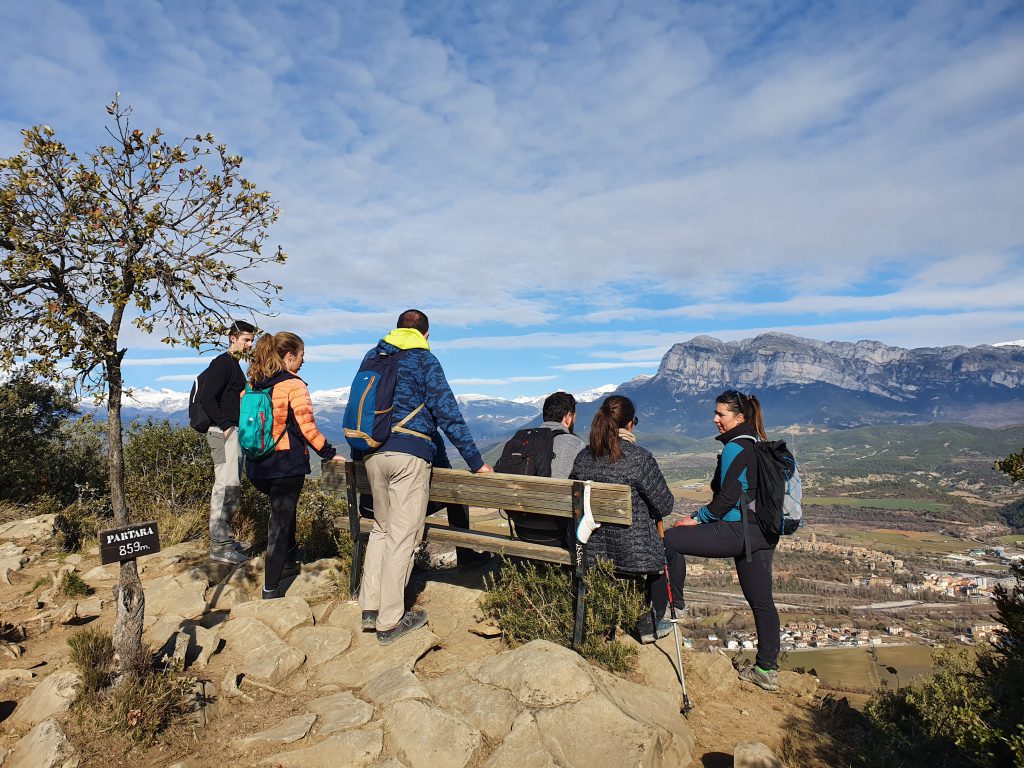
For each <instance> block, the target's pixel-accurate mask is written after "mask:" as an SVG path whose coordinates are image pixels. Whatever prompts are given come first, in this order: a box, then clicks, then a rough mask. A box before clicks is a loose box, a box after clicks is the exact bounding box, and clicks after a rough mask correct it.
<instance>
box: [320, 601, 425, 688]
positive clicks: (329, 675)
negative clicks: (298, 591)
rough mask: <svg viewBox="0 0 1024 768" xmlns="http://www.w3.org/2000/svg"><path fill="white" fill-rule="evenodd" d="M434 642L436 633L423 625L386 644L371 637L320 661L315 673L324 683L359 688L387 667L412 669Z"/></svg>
mask: <svg viewBox="0 0 1024 768" xmlns="http://www.w3.org/2000/svg"><path fill="white" fill-rule="evenodd" d="M335 613H337V611H335ZM333 615H334V614H332V617H333ZM368 634H369V633H368ZM437 643H438V638H437V635H435V634H434V633H433V632H431V631H429V630H427V629H418V630H416V631H415V632H410V633H409V634H407V635H406V636H405V637H403V638H401V639H400V640H396V641H395V642H394V643H392V644H391V645H388V646H382V645H380V644H379V643H378V642H377V641H376V640H374V641H373V642H372V643H367V644H366V645H362V646H360V647H357V648H353V649H352V650H350V651H348V652H347V653H345V655H343V656H339V657H338V658H336V659H333V660H331V661H328V662H326V663H324V664H321V665H320V666H319V667H317V670H316V672H317V676H318V677H319V678H320V680H321V681H322V682H324V683H333V684H335V685H338V686H341V687H342V688H362V687H363V686H364V685H366V684H367V683H368V682H370V681H371V680H373V679H374V678H375V677H377V676H378V675H380V674H381V673H382V672H386V671H387V670H389V669H392V668H395V667H397V668H400V669H407V670H409V671H412V669H413V668H414V667H415V665H416V661H417V660H418V659H419V658H420V657H421V656H423V654H425V653H426V652H427V651H429V650H430V649H431V648H433V647H434V646H435V645H437Z"/></svg>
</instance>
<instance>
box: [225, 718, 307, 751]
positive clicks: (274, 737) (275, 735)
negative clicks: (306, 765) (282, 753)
mask: <svg viewBox="0 0 1024 768" xmlns="http://www.w3.org/2000/svg"><path fill="white" fill-rule="evenodd" d="M314 721H316V715H314V714H313V713H312V712H307V713H306V714H304V715H296V716H295V717H288V718H285V719H284V720H282V721H281V722H279V723H278V724H277V725H275V726H273V727H271V728H267V729H266V730H263V731H260V732H259V733H253V734H251V735H249V736H243V737H241V738H239V739H235V741H234V744H235V746H236V747H238V748H239V749H253V748H258V747H268V746H273V745H275V744H291V743H292V742H293V741H298V740H299V739H304V738H306V734H307V733H309V729H310V728H312V727H313V723H314Z"/></svg>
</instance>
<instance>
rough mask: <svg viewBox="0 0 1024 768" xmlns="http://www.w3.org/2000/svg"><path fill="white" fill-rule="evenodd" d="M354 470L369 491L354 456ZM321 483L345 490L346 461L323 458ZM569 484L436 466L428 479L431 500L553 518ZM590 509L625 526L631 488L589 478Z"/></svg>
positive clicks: (560, 511) (565, 510)
mask: <svg viewBox="0 0 1024 768" xmlns="http://www.w3.org/2000/svg"><path fill="white" fill-rule="evenodd" d="M354 469H355V491H356V493H370V482H369V480H368V479H367V477H366V467H364V466H363V463H362V462H361V461H357V462H355V467H354ZM323 483H324V487H325V488H326V489H328V490H330V491H333V492H335V493H337V494H340V495H345V494H347V492H348V491H349V487H348V486H349V481H348V474H347V472H346V469H345V464H342V463H341V462H325V463H324V465H323ZM572 489H573V481H572V480H558V479H555V478H551V477H527V476H524V475H506V474H502V473H500V472H487V473H484V474H473V473H471V472H466V471H464V470H457V469H438V468H435V469H434V470H433V472H432V473H431V478H430V500H431V501H437V502H441V503H453V504H467V505H469V506H474V507H485V508H488V509H504V510H511V511H514V512H527V513H533V514H541V515H552V516H555V517H572ZM590 509H591V511H592V512H593V513H594V519H595V520H597V521H598V522H599V523H617V524H619V525H629V524H630V523H631V522H632V521H633V503H632V493H631V490H630V487H629V486H628V485H615V484H612V483H592V484H591V489H590Z"/></svg>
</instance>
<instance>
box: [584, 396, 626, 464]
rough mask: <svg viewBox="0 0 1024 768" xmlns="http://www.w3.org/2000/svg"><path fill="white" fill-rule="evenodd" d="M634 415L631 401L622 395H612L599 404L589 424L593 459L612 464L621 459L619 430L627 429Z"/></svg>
mask: <svg viewBox="0 0 1024 768" xmlns="http://www.w3.org/2000/svg"><path fill="white" fill-rule="evenodd" d="M635 415H636V408H635V407H634V406H633V401H632V400H630V399H629V398H628V397H623V396H622V395H612V396H611V397H608V398H606V399H605V401H604V402H603V403H601V407H600V408H598V409H597V413H595V414H594V420H593V422H591V424H590V453H591V454H592V455H593V456H594V458H595V459H600V458H602V457H604V456H607V457H608V461H609V463H611V464H614V463H615V462H616V461H618V460H619V459H621V458H622V448H621V447H619V430H620V429H623V428H625V427H627V426H628V425H629V424H630V422H632V421H633V417H634V416H635Z"/></svg>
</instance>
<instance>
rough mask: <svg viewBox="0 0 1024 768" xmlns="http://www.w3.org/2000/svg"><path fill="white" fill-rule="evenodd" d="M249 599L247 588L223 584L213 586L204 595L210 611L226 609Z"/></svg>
mask: <svg viewBox="0 0 1024 768" xmlns="http://www.w3.org/2000/svg"><path fill="white" fill-rule="evenodd" d="M251 599H252V598H251V597H250V596H249V592H248V591H247V590H245V589H242V588H241V587H235V586H230V585H227V586H226V585H224V584H218V585H217V586H215V587H213V588H212V589H211V590H210V591H209V593H208V594H207V595H206V602H207V604H208V605H209V607H210V610H211V611H228V610H231V609H232V608H234V607H235V606H236V605H238V604H239V603H247V602H249V601H250V600H251Z"/></svg>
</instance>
